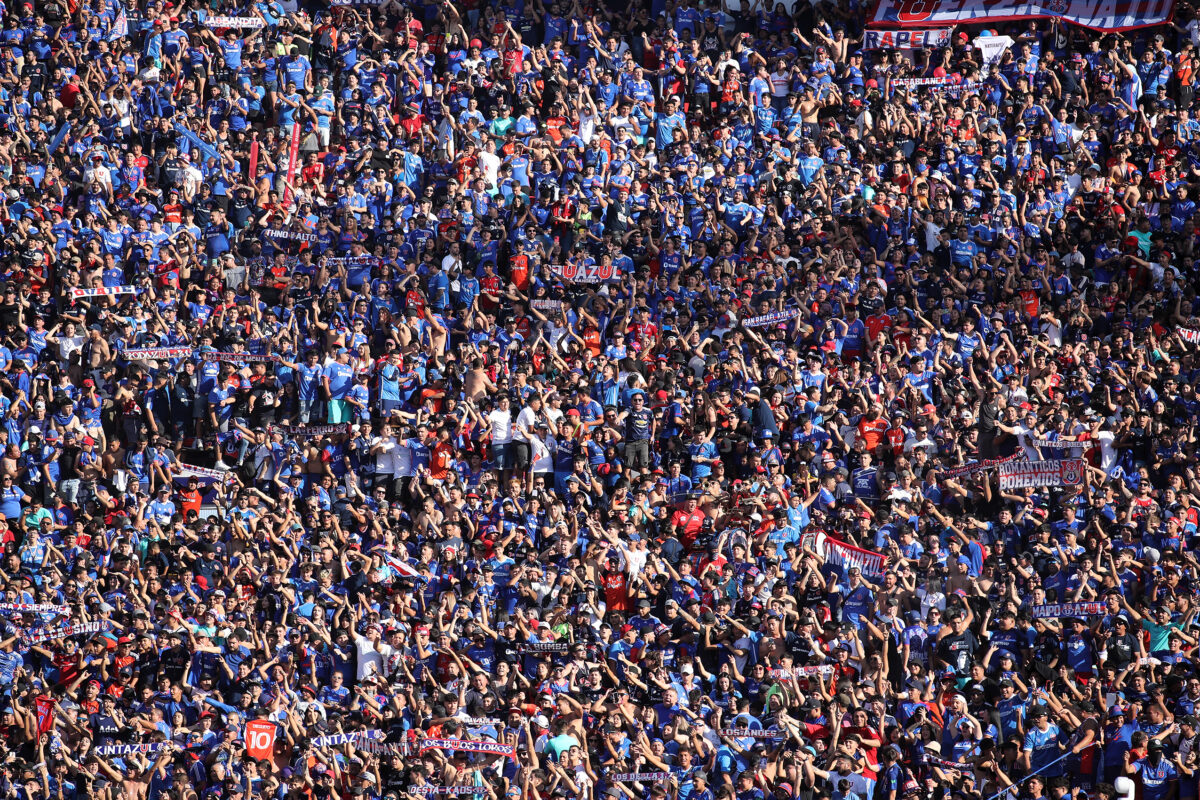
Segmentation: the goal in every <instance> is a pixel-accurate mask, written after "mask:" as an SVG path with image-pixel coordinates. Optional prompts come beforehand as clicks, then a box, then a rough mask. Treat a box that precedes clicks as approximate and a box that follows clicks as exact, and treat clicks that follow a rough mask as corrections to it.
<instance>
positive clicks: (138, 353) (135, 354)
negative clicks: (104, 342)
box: [117, 347, 196, 361]
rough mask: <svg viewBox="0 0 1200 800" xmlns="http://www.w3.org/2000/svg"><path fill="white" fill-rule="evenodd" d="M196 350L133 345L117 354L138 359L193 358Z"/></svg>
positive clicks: (133, 359)
mask: <svg viewBox="0 0 1200 800" xmlns="http://www.w3.org/2000/svg"><path fill="white" fill-rule="evenodd" d="M195 352H196V351H195V349H193V348H191V347H131V348H127V349H124V350H118V351H117V356H118V357H119V358H123V359H125V360H127V361H136V360H138V359H141V358H191V357H192V356H193V355H194V354H195Z"/></svg>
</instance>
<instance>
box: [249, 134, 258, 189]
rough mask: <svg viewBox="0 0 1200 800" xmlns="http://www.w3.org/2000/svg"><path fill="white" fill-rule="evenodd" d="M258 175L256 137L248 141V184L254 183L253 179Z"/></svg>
mask: <svg viewBox="0 0 1200 800" xmlns="http://www.w3.org/2000/svg"><path fill="white" fill-rule="evenodd" d="M257 177H258V139H255V140H254V141H253V142H251V143H250V185H251V186H253V185H254V179H255V178H257Z"/></svg>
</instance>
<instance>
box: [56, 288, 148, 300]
mask: <svg viewBox="0 0 1200 800" xmlns="http://www.w3.org/2000/svg"><path fill="white" fill-rule="evenodd" d="M137 293H138V288H137V287H136V286H101V287H99V288H98V289H72V290H71V292H70V294H71V297H74V298H76V299H78V298H80V297H116V296H117V295H121V294H137Z"/></svg>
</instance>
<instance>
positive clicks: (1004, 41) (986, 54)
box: [972, 36, 1013, 69]
mask: <svg viewBox="0 0 1200 800" xmlns="http://www.w3.org/2000/svg"><path fill="white" fill-rule="evenodd" d="M972 44H974V45H975V48H976V49H977V50H978V51H979V55H980V57H981V58H982V59H983V66H984V68H985V69H987V68H989V67H991V66H992V64H995V63H997V62H999V61H1000V58H1001V57H1002V56H1003V55H1004V51H1005V50H1007V49H1008V48H1010V47H1012V46H1013V39H1012V37H1011V36H980V37H978V38H977V39H976V40H975V41H974V42H973V43H972Z"/></svg>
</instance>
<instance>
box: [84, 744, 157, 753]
mask: <svg viewBox="0 0 1200 800" xmlns="http://www.w3.org/2000/svg"><path fill="white" fill-rule="evenodd" d="M168 744H170V742H146V743H145V744H103V745H100V746H99V747H93V748H92V752H93V753H95V754H96V755H98V756H131V755H134V754H135V753H145V754H149V753H157V752H158V751H159V750H162V749H163V748H164V747H166V746H167V745H168Z"/></svg>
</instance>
